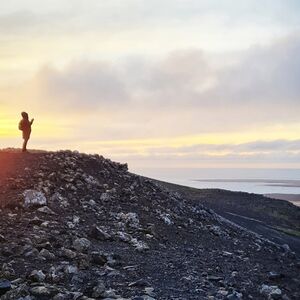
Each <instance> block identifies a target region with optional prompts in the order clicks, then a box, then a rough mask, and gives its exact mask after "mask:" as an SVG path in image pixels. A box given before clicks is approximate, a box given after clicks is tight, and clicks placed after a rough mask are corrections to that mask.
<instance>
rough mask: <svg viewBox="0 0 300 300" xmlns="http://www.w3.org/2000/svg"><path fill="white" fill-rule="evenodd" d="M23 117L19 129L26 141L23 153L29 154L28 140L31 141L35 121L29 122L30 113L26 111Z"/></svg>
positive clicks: (22, 114)
mask: <svg viewBox="0 0 300 300" xmlns="http://www.w3.org/2000/svg"><path fill="white" fill-rule="evenodd" d="M21 116H22V120H21V121H20V122H19V129H20V130H21V131H22V133H23V140H24V142H23V147H22V152H27V149H26V147H27V143H28V140H29V139H30V134H31V125H32V123H33V121H34V119H31V121H29V117H28V113H26V112H24V111H23V112H22V113H21Z"/></svg>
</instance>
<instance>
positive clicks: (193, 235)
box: [0, 151, 300, 300]
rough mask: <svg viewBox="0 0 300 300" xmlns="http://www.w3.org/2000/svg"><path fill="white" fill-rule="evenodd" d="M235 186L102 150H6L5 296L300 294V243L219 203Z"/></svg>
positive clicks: (1, 164) (2, 168) (2, 193)
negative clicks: (176, 174) (185, 179)
mask: <svg viewBox="0 0 300 300" xmlns="http://www.w3.org/2000/svg"><path fill="white" fill-rule="evenodd" d="M218 193H221V194H218ZM222 193H223V194H222ZM224 193H225V194H224ZM232 197H233V198H234V199H235V198H236V199H239V198H241V195H239V194H238V193H232V194H229V193H228V194H226V192H224V191H219V192H218V191H213V190H212V191H209V190H205V191H203V194H202V197H201V199H199V197H198V196H197V195H195V196H193V195H192V194H185V193H184V190H181V189H174V186H173V187H171V186H168V187H166V186H164V185H163V184H161V183H157V182H155V181H152V180H149V179H147V178H143V177H141V176H137V175H135V174H132V173H130V172H128V170H127V165H124V164H119V163H115V162H112V161H110V160H107V159H104V158H103V157H102V156H98V155H86V154H80V153H77V152H71V151H64V152H53V153H51V152H49V153H46V152H45V153H43V152H41V153H28V154H21V153H14V152H5V151H4V152H0V206H1V210H0V299H1V300H4V299H18V300H35V299H41V300H43V299H45V300H46V299H55V300H61V299H74V300H75V299H78V300H80V299H107V300H108V299H133V300H134V299H135V300H142V299H144V300H153V299H162V300H163V299H178V300H179V299H180V300H183V299H231V300H232V299H285V300H288V299H299V297H300V291H299V284H300V276H299V270H300V263H299V260H298V258H297V256H296V255H295V253H294V252H293V251H291V250H290V249H289V247H288V246H280V245H277V244H275V243H272V242H270V241H268V240H266V239H265V238H263V237H262V236H259V235H257V234H255V233H252V232H250V231H248V230H246V229H244V228H241V227H239V226H237V225H236V224H234V223H232V222H230V221H228V220H227V219H225V218H223V217H222V216H220V215H218V214H216V213H215V212H214V211H213V210H211V209H210V208H209V207H212V206H211V203H212V202H213V199H219V200H218V202H219V203H220V199H223V198H224V199H225V200H226V202H230V199H231V198H232ZM200 200H201V201H200ZM234 201H235V200H234ZM272 201H273V200H270V203H265V204H263V203H262V205H265V206H266V207H268V205H271V206H272V205H273V204H272V203H273V202H272ZM262 202H263V201H262ZM226 205H227V204H226ZM232 206H235V205H234V204H232ZM253 206H255V205H254V204H253ZM223 208H224V209H225V210H226V211H228V210H227V206H226V208H225V207H223ZM289 209H290V208H289V207H287V210H285V214H287V217H288V218H287V219H286V218H279V219H280V220H281V219H282V220H281V221H280V222H282V223H280V224H281V225H282V226H283V225H284V226H290V225H291V224H292V222H294V218H297V214H294V213H293V212H291V215H290V216H289V212H288V211H289ZM215 210H216V211H217V212H219V213H222V206H218V205H216V208H215ZM298 213H299V211H298ZM239 214H241V211H239ZM259 215H260V216H263V212H261V213H260V214H259ZM256 217H257V215H256ZM298 217H299V214H298ZM267 218H268V222H269V220H270V224H272V225H273V223H272V222H274V224H275V223H276V222H275V219H276V218H277V217H275V216H273V217H272V216H268V217H267ZM273 218H274V219H273ZM256 219H258V218H256ZM277 219H278V218H277ZM275 225H278V223H276V224H275ZM253 231H254V230H253ZM293 250H294V249H293Z"/></svg>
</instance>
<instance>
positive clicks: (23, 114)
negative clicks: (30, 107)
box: [21, 111, 28, 119]
mask: <svg viewBox="0 0 300 300" xmlns="http://www.w3.org/2000/svg"><path fill="white" fill-rule="evenodd" d="M21 116H22V118H23V119H28V113H27V112H25V111H23V112H21Z"/></svg>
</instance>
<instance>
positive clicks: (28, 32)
mask: <svg viewBox="0 0 300 300" xmlns="http://www.w3.org/2000/svg"><path fill="white" fill-rule="evenodd" d="M299 53H300V2H299V1H298V0H242V1H236V0H159V1H158V0H151V1H149V0H148V1H146V0H126V1H125V0H109V1H107V0H59V1H58V0H51V1H50V0H44V1H40V0H26V1H23V0H10V1H4V0H0V148H7V147H20V144H21V142H22V140H21V135H20V132H19V131H18V129H17V124H18V122H19V120H20V112H21V111H27V112H28V113H29V116H30V117H34V118H35V123H34V125H33V132H32V138H31V140H30V143H29V147H30V148H35V149H47V150H59V149H72V150H79V151H83V152H88V153H99V154H102V155H104V156H106V157H109V158H111V159H113V160H117V161H121V162H128V163H129V167H130V169H132V170H135V169H136V168H139V169H143V168H159V167H163V168H201V167H203V168H227V167H230V168H241V167H242V168H300V118H299V115H300V84H299V83H300V56H299Z"/></svg>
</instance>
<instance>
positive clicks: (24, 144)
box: [22, 138, 28, 152]
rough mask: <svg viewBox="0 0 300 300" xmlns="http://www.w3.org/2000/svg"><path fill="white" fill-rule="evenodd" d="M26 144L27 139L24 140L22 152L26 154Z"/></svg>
mask: <svg viewBox="0 0 300 300" xmlns="http://www.w3.org/2000/svg"><path fill="white" fill-rule="evenodd" d="M27 143H28V138H24V142H23V148H22V152H26V151H27V149H26V147H27Z"/></svg>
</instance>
